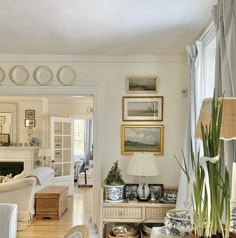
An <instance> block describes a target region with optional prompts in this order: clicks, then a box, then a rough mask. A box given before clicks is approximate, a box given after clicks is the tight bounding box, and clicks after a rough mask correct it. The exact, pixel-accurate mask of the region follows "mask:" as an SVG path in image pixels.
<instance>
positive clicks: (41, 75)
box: [34, 66, 53, 86]
mask: <svg viewBox="0 0 236 238" xmlns="http://www.w3.org/2000/svg"><path fill="white" fill-rule="evenodd" d="M52 79H53V73H52V70H51V69H50V68H49V67H48V66H39V67H38V68H37V69H35V71H34V80H35V81H36V82H37V83H38V84H39V85H44V86H45V85H49V83H50V82H51V81H52Z"/></svg>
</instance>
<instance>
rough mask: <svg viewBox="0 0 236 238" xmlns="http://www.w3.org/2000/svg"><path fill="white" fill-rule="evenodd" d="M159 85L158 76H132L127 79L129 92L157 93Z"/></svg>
mask: <svg viewBox="0 0 236 238" xmlns="http://www.w3.org/2000/svg"><path fill="white" fill-rule="evenodd" d="M158 87H159V78H158V77H157V76H132V77H128V79H127V92H128V93H157V92H158Z"/></svg>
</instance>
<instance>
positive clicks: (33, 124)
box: [25, 119, 35, 127]
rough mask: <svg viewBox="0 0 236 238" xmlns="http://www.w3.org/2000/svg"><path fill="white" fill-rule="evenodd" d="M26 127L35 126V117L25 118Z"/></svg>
mask: <svg viewBox="0 0 236 238" xmlns="http://www.w3.org/2000/svg"><path fill="white" fill-rule="evenodd" d="M25 127H35V119H25Z"/></svg>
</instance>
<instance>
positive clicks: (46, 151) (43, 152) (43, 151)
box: [38, 148, 51, 157]
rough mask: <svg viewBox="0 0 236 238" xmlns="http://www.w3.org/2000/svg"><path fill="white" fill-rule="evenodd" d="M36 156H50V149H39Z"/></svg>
mask: <svg viewBox="0 0 236 238" xmlns="http://www.w3.org/2000/svg"><path fill="white" fill-rule="evenodd" d="M38 156H42V157H43V156H51V150H50V149H46V148H42V149H39V153H38Z"/></svg>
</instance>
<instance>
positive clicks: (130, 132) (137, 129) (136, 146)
mask: <svg viewBox="0 0 236 238" xmlns="http://www.w3.org/2000/svg"><path fill="white" fill-rule="evenodd" d="M134 152H151V153H153V154H156V155H162V154H163V153H164V126H163V125H122V126H121V154H123V155H130V154H133V153H134Z"/></svg>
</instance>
